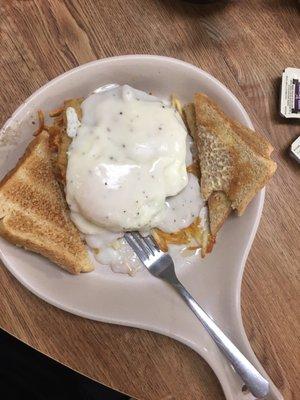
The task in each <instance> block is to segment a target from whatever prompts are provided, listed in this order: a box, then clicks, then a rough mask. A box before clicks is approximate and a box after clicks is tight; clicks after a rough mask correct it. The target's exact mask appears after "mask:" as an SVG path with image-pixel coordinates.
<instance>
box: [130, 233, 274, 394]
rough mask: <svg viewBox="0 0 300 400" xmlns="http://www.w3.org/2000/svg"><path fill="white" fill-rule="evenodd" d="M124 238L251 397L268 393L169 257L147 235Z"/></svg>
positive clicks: (257, 374) (259, 378)
mask: <svg viewBox="0 0 300 400" xmlns="http://www.w3.org/2000/svg"><path fill="white" fill-rule="evenodd" d="M125 239H126V241H127V242H128V244H129V245H130V246H131V247H132V249H133V250H134V252H135V253H136V255H137V256H138V257H139V259H140V260H141V261H142V263H143V264H144V265H145V267H146V268H147V269H148V270H149V272H151V274H152V275H154V276H155V277H156V278H160V279H163V280H164V281H166V282H168V283H169V284H171V285H172V286H173V287H174V288H175V289H176V290H177V292H178V293H179V294H180V295H181V297H182V298H183V300H184V301H185V302H186V304H187V305H188V306H189V308H190V309H191V310H192V311H193V313H194V314H195V315H196V317H197V318H198V319H199V321H200V322H201V323H202V325H203V326H204V328H205V329H206V330H207V332H208V333H209V334H210V336H211V337H212V339H213V340H214V342H215V343H216V345H217V346H218V347H219V349H220V350H221V351H222V352H223V354H224V355H225V357H226V358H227V359H228V361H229V362H230V363H231V365H232V366H233V367H234V369H235V371H236V372H237V373H238V374H239V376H240V377H241V379H242V380H243V382H244V383H245V384H246V386H247V388H248V390H249V391H250V392H251V393H252V394H253V396H255V397H256V398H258V399H261V398H263V397H265V396H266V395H267V394H268V392H269V383H268V381H267V380H266V379H265V378H264V377H263V376H262V375H261V374H260V373H259V372H258V371H257V370H256V369H255V368H254V366H253V365H252V364H251V363H250V362H249V361H248V360H247V358H246V357H245V356H244V355H243V354H242V353H241V352H240V351H239V350H238V348H237V347H236V346H235V345H234V344H233V343H232V342H231V340H230V339H229V338H228V337H227V336H226V335H225V334H224V333H223V332H222V330H221V329H220V328H219V327H218V326H217V325H216V324H215V323H214V321H213V320H212V319H211V318H210V317H209V316H208V315H207V314H206V312H205V311H204V310H203V309H202V308H201V307H200V306H199V304H198V303H197V302H196V300H195V299H194V298H193V297H192V296H191V294H190V293H189V292H188V291H187V290H186V288H185V287H184V286H183V285H182V284H181V283H180V282H179V280H178V278H177V276H176V273H175V269H174V263H173V260H172V258H171V256H170V255H169V254H168V253H164V252H163V251H161V250H160V249H159V247H158V245H157V244H156V242H155V241H154V239H153V238H152V237H151V236H147V237H143V236H141V235H140V234H139V233H138V232H127V233H125Z"/></svg>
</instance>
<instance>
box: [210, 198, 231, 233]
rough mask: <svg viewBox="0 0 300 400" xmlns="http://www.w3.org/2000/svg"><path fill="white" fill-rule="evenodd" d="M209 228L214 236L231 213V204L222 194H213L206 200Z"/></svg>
mask: <svg viewBox="0 0 300 400" xmlns="http://www.w3.org/2000/svg"><path fill="white" fill-rule="evenodd" d="M207 205H208V215H209V226H210V231H211V234H212V235H213V236H216V234H217V233H218V231H219V230H220V228H221V227H222V225H223V224H224V222H225V221H226V219H227V217H228V216H229V214H230V212H231V202H230V200H229V199H228V197H227V196H226V194H225V193H224V192H214V193H212V194H211V195H210V196H209V198H208V202H207Z"/></svg>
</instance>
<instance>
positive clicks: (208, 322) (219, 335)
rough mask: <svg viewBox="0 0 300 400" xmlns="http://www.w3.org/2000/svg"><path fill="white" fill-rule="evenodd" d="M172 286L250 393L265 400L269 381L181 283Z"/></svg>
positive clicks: (174, 283)
mask: <svg viewBox="0 0 300 400" xmlns="http://www.w3.org/2000/svg"><path fill="white" fill-rule="evenodd" d="M172 285H173V286H174V288H175V289H176V290H177V291H178V292H179V293H180V295H181V296H182V297H183V299H184V301H185V302H186V304H187V305H188V306H189V308H190V309H191V310H192V311H193V313H194V314H195V315H196V317H197V318H198V319H199V321H200V322H201V323H202V325H203V326H204V328H205V329H206V330H207V332H208V333H209V334H210V336H211V337H212V339H213V340H214V342H215V343H216V345H217V346H218V347H219V349H220V350H221V351H222V352H223V354H224V355H225V357H226V358H227V359H228V360H229V362H230V363H231V365H232V366H233V367H234V369H235V371H236V372H237V373H238V374H239V376H240V377H241V378H242V380H243V382H244V383H245V384H246V386H247V388H248V389H249V391H250V392H251V393H252V394H253V395H254V396H255V397H256V398H258V399H262V398H264V397H265V396H266V395H267V394H268V392H269V383H268V381H267V380H266V379H265V378H264V377H263V376H262V375H261V374H260V373H259V372H258V371H257V369H256V368H255V367H254V366H253V365H252V364H251V363H250V362H249V361H248V360H247V358H246V357H245V356H244V355H243V354H242V353H241V352H240V351H239V350H238V348H237V347H236V346H235V345H234V344H233V343H232V342H231V340H230V339H229V338H228V337H227V336H226V335H225V334H224V333H223V332H222V330H221V329H220V328H219V327H218V326H217V325H216V324H215V323H214V321H213V320H212V319H211V318H210V317H209V316H208V314H206V312H205V311H204V310H203V309H202V308H201V307H200V306H199V304H198V303H197V302H196V300H195V299H194V298H193V297H192V296H191V294H190V293H189V292H188V291H187V290H186V288H185V287H184V286H183V285H182V284H181V283H180V282H179V281H177V282H173V283H172Z"/></svg>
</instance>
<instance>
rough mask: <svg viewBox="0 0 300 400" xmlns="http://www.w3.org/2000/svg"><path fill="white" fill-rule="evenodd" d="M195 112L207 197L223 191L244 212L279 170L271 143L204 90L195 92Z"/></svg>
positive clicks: (197, 140) (203, 182)
mask: <svg viewBox="0 0 300 400" xmlns="http://www.w3.org/2000/svg"><path fill="white" fill-rule="evenodd" d="M195 111H196V124H197V134H196V136H195V140H196V143H197V146H198V150H199V158H200V169H201V191H202V194H203V196H204V198H205V199H206V200H208V199H209V198H210V196H211V195H212V194H213V193H214V192H219V191H221V192H224V193H225V194H226V196H227V197H228V199H229V200H230V202H231V207H232V208H233V209H236V210H237V212H238V214H239V215H242V214H243V212H244V211H245V209H246V207H247V205H248V204H249V202H250V201H251V200H252V198H253V197H254V196H255V194H256V193H257V192H258V191H259V190H260V189H261V188H262V187H263V186H264V185H265V184H266V183H267V181H268V180H269V179H270V178H271V176H272V175H273V174H274V172H275V170H276V163H275V162H274V161H272V160H271V159H270V158H269V156H270V153H271V151H272V146H271V145H270V144H269V143H268V141H267V140H266V139H264V138H263V137H262V136H261V135H259V134H258V133H256V132H253V131H251V130H250V129H248V128H245V127H243V126H241V125H240V124H239V123H237V122H236V121H234V120H232V119H230V118H229V117H227V116H226V115H225V114H224V113H223V112H222V111H221V110H220V109H219V108H218V106H216V105H215V104H214V103H213V102H212V100H210V99H209V98H208V97H207V96H206V95H204V94H202V93H197V94H196V95H195Z"/></svg>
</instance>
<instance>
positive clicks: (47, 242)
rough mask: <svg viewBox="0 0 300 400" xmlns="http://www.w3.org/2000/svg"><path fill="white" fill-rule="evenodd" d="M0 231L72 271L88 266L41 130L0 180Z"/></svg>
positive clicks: (47, 142) (88, 268)
mask: <svg viewBox="0 0 300 400" xmlns="http://www.w3.org/2000/svg"><path fill="white" fill-rule="evenodd" d="M0 235H1V236H2V237H4V238H5V239H7V240H8V241H10V242H12V243H13V244H16V245H18V246H21V247H24V248H26V249H28V250H31V251H34V252H36V253H39V254H42V255H43V256H45V257H47V258H49V259H50V260H51V261H53V262H55V263H56V264H58V265H60V266H61V267H62V268H64V269H66V270H67V271H68V272H70V273H72V274H78V273H80V272H87V271H91V270H92V269H93V265H92V263H91V261H90V259H89V255H88V252H87V248H86V246H85V244H84V242H83V241H82V239H81V237H80V234H79V231H78V230H77V228H76V227H75V226H74V225H73V223H72V221H71V220H70V217H69V213H68V209H67V204H66V201H65V198H64V195H63V193H62V190H61V188H60V186H59V184H58V182H57V181H56V179H55V175H54V172H53V166H52V161H51V151H50V147H49V134H48V133H47V132H46V131H43V132H41V133H40V134H39V135H38V136H37V137H36V138H35V139H34V140H33V141H32V142H31V144H30V145H29V146H28V148H27V150H26V152H25V154H24V155H23V157H22V158H21V159H20V160H19V162H18V163H17V165H16V167H15V168H14V169H13V170H12V171H11V172H9V173H8V174H7V175H6V176H5V178H4V179H3V180H2V181H1V182H0Z"/></svg>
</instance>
